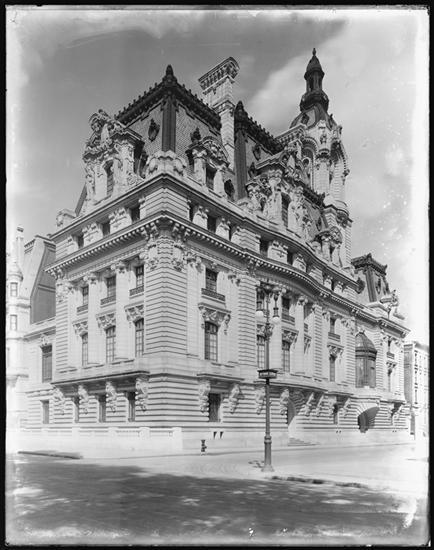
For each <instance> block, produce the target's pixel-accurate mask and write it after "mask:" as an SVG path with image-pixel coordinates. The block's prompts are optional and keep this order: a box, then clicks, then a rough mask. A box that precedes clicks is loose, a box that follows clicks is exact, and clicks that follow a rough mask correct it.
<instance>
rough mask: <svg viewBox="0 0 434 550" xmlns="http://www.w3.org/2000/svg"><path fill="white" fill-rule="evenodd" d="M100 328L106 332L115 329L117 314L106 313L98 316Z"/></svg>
mask: <svg viewBox="0 0 434 550" xmlns="http://www.w3.org/2000/svg"><path fill="white" fill-rule="evenodd" d="M97 321H98V326H99V327H100V328H102V329H103V330H106V329H107V328H109V327H114V326H115V325H116V314H115V313H105V314H103V315H98V316H97Z"/></svg>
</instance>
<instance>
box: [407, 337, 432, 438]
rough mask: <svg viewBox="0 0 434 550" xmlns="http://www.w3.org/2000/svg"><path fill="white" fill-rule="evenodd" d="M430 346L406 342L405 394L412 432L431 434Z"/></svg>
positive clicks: (417, 436) (420, 435) (420, 434)
mask: <svg viewBox="0 0 434 550" xmlns="http://www.w3.org/2000/svg"><path fill="white" fill-rule="evenodd" d="M428 392H429V348H428V346H426V345H424V344H421V343H420V342H405V344H404V394H405V399H406V401H407V402H408V404H409V405H410V433H411V434H412V435H413V436H414V437H415V438H417V439H419V438H421V437H422V438H424V437H428V434H429V393H428Z"/></svg>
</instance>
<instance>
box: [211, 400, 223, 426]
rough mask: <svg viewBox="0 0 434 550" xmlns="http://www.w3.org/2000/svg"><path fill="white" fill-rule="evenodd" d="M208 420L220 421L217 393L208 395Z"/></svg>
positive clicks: (219, 402) (219, 404) (219, 405)
mask: <svg viewBox="0 0 434 550" xmlns="http://www.w3.org/2000/svg"><path fill="white" fill-rule="evenodd" d="M208 403H209V408H208V420H209V421H210V422H221V420H222V418H221V396H220V394H219V393H210V394H209V395H208Z"/></svg>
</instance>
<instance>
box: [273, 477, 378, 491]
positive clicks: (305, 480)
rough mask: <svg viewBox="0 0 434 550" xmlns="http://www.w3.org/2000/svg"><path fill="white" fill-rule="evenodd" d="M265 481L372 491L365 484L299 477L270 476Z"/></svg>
mask: <svg viewBox="0 0 434 550" xmlns="http://www.w3.org/2000/svg"><path fill="white" fill-rule="evenodd" d="M266 479H271V480H276V479H277V480H280V481H299V482H301V483H311V484H314V485H322V484H327V483H328V484H332V485H336V486H338V487H355V488H357V489H372V487H371V486H370V485H367V484H366V483H358V482H356V481H334V480H332V479H318V478H313V477H312V478H310V477H300V476H275V475H274V476H270V477H268V478H266Z"/></svg>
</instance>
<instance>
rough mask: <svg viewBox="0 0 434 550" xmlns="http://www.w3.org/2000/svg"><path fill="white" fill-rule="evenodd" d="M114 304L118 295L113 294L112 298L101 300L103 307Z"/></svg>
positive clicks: (107, 297)
mask: <svg viewBox="0 0 434 550" xmlns="http://www.w3.org/2000/svg"><path fill="white" fill-rule="evenodd" d="M113 302H116V294H112V295H111V296H106V297H105V298H102V299H101V305H102V306H105V305H107V304H112V303H113Z"/></svg>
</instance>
